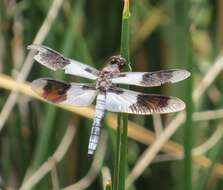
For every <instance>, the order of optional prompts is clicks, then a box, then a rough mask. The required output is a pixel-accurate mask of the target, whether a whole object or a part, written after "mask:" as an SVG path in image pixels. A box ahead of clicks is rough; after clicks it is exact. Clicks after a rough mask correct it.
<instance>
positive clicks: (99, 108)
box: [88, 94, 105, 155]
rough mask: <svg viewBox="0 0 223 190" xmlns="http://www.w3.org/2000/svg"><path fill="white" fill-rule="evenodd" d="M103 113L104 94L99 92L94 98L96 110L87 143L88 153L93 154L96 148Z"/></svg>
mask: <svg viewBox="0 0 223 190" xmlns="http://www.w3.org/2000/svg"><path fill="white" fill-rule="evenodd" d="M104 114H105V94H99V95H98V96H97V100H96V111H95V116H94V122H93V125H92V129H91V135H90V140H89V145H88V155H93V154H94V152H95V150H96V148H97V145H98V142H99V138H100V130H101V126H102V120H103V118H104Z"/></svg>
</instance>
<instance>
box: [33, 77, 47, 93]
mask: <svg viewBox="0 0 223 190" xmlns="http://www.w3.org/2000/svg"><path fill="white" fill-rule="evenodd" d="M46 84H47V81H46V79H44V78H40V79H36V80H34V81H32V82H31V89H32V90H33V91H34V92H35V93H37V94H38V95H41V94H43V89H44V87H45V86H46Z"/></svg>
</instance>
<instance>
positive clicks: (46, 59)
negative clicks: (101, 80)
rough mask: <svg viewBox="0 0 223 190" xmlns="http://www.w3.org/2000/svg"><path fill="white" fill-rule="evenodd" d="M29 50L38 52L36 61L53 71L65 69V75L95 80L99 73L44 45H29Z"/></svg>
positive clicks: (35, 57)
mask: <svg viewBox="0 0 223 190" xmlns="http://www.w3.org/2000/svg"><path fill="white" fill-rule="evenodd" d="M27 49H29V50H36V51H37V54H36V55H35V56H34V59H35V60H36V61H38V62H39V63H40V64H42V65H44V66H45V67H47V68H49V69H51V70H54V71H56V70H58V69H63V70H65V73H67V74H71V75H77V76H81V77H85V78H88V79H92V80H95V79H97V77H98V73H99V71H98V70H97V69H95V68H93V67H90V66H88V65H86V64H83V63H81V62H78V61H75V60H72V59H68V58H66V57H64V56H63V55H62V54H60V53H58V52H57V51H55V50H53V49H51V48H49V47H46V46H42V45H33V44H32V45H29V46H28V47H27Z"/></svg>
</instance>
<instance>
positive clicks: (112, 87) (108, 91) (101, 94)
mask: <svg viewBox="0 0 223 190" xmlns="http://www.w3.org/2000/svg"><path fill="white" fill-rule="evenodd" d="M27 49H29V50H34V51H36V53H35V55H34V59H35V60H36V61H37V62H39V63H40V64H42V65H44V66H45V67H47V68H48V69H51V70H53V71H56V70H64V72H65V74H70V75H75V76H79V77H84V78H87V79H91V80H94V81H95V82H94V83H74V82H65V81H61V80H55V79H52V78H39V79H36V80H34V81H33V82H32V83H31V87H32V89H33V91H34V92H36V93H37V94H38V95H39V96H41V97H42V98H44V99H45V100H47V101H49V102H51V103H55V104H60V105H72V106H89V105H91V104H92V103H93V102H94V100H95V99H96V106H95V116H94V120H93V124H92V129H91V134H90V139H89V144H88V155H89V156H93V155H94V152H95V150H96V148H97V145H98V143H99V138H100V130H101V127H102V123H103V118H104V116H105V112H106V111H109V112H122V113H128V114H140V115H149V114H164V113H172V112H178V111H181V110H183V109H185V103H184V102H183V101H182V100H181V99H179V98H177V97H172V96H163V95H159V94H147V93H140V92H136V91H132V90H127V89H123V88H120V87H118V85H119V84H124V85H134V86H141V87H155V86H162V85H164V84H166V83H175V82H178V81H181V80H184V79H186V78H188V77H189V76H190V72H188V71H187V70H182V69H167V70H160V71H154V72H122V71H123V69H124V67H125V66H126V65H127V64H128V63H127V61H126V60H125V59H124V58H123V57H121V56H120V55H115V56H111V57H110V58H109V59H108V60H107V61H106V63H105V66H104V67H103V68H102V69H101V70H97V69H95V68H93V67H91V66H89V65H87V64H84V63H81V62H79V61H76V60H73V59H69V58H67V57H65V56H63V55H62V54H60V53H59V52H57V51H55V50H53V49H51V48H49V47H46V46H43V45H35V44H32V45H29V46H28V47H27Z"/></svg>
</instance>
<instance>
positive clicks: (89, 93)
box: [31, 78, 97, 106]
mask: <svg viewBox="0 0 223 190" xmlns="http://www.w3.org/2000/svg"><path fill="white" fill-rule="evenodd" d="M31 86H32V89H33V91H34V92H36V93H37V94H38V95H39V96H41V97H42V98H44V99H45V100H47V101H50V102H52V103H57V104H63V105H75V106H88V105H90V104H92V102H93V101H94V99H95V97H96V95H97V91H96V88H95V86H93V85H91V84H81V83H68V82H65V81H59V80H54V79H49V78H40V79H37V80H34V81H33V82H32V85H31Z"/></svg>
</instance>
